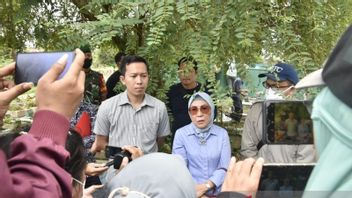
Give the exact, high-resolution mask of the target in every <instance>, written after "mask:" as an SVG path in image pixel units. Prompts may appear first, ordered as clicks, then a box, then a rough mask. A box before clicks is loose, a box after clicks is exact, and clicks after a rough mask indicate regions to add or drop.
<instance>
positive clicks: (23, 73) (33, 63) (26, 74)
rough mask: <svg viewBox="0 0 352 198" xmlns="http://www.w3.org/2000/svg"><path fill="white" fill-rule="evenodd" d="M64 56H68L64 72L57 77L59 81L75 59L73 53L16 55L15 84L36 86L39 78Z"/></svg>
mask: <svg viewBox="0 0 352 198" xmlns="http://www.w3.org/2000/svg"><path fill="white" fill-rule="evenodd" d="M64 54H67V55H68V58H67V64H66V67H65V69H64V71H63V72H62V73H61V75H60V76H59V79H60V78H62V77H63V76H64V75H65V74H66V72H67V71H68V69H69V67H70V66H71V64H72V62H73V59H74V58H75V53H74V52H31V53H17V56H16V68H15V83H16V84H20V83H23V82H33V83H34V84H35V85H36V84H37V83H38V80H39V79H40V77H42V76H43V74H45V73H46V72H47V71H48V70H49V69H50V68H51V66H52V65H53V64H54V63H56V62H57V61H58V60H59V59H60V58H61V57H62V56H63V55H64Z"/></svg>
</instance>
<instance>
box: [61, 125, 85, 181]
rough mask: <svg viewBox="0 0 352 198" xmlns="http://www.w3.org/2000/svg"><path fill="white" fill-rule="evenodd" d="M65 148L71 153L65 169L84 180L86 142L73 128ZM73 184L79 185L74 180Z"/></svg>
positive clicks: (68, 135)
mask: <svg viewBox="0 0 352 198" xmlns="http://www.w3.org/2000/svg"><path fill="white" fill-rule="evenodd" d="M65 149H66V150H67V151H68V152H69V153H70V158H69V159H68V160H67V161H66V163H65V170H66V171H67V172H69V173H70V174H71V176H72V177H73V178H75V179H77V180H79V181H82V179H83V178H82V173H83V171H84V170H85V168H86V166H87V161H86V159H85V157H84V152H85V151H84V144H83V139H82V137H81V135H80V134H79V133H78V132H77V131H76V130H74V129H72V128H71V129H70V130H69V132H68V133H67V141H66V145H65ZM73 186H74V187H75V186H77V183H76V182H73Z"/></svg>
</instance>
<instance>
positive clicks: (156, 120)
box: [92, 55, 170, 153]
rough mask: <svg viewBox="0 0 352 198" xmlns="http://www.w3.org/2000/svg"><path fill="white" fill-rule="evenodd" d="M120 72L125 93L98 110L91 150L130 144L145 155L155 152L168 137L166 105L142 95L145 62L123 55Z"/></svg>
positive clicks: (145, 69)
mask: <svg viewBox="0 0 352 198" xmlns="http://www.w3.org/2000/svg"><path fill="white" fill-rule="evenodd" d="M120 71H121V77H120V80H121V82H122V83H123V84H124V85H125V86H126V91H125V92H123V93H120V94H118V95H116V96H114V97H112V98H109V99H108V100H105V101H104V102H103V103H102V104H101V106H100V107H99V110H98V114H97V117H96V122H95V126H94V130H93V131H94V133H95V134H96V135H97V136H96V140H95V142H94V144H93V146H92V151H93V152H99V151H101V150H104V149H105V146H107V145H109V146H114V147H122V146H125V145H132V146H137V147H139V148H140V149H142V151H143V152H144V153H151V152H157V151H158V148H159V147H161V146H162V145H163V144H164V140H165V137H166V136H168V135H169V134H170V124H169V118H168V115H167V110H166V106H165V104H164V103H163V102H162V101H160V100H158V99H156V98H154V97H152V96H150V95H149V94H146V93H145V90H146V88H147V85H148V80H149V76H148V63H147V62H146V60H145V59H144V58H142V57H139V56H134V55H130V56H126V57H124V59H123V61H122V63H121V66H120Z"/></svg>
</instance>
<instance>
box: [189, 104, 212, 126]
mask: <svg viewBox="0 0 352 198" xmlns="http://www.w3.org/2000/svg"><path fill="white" fill-rule="evenodd" d="M188 113H189V115H190V117H191V120H192V123H193V124H194V125H196V127H197V128H200V129H203V128H205V127H206V126H207V125H208V124H209V122H210V116H211V108H210V106H209V105H208V103H207V102H205V101H204V100H195V101H193V102H192V104H191V106H190V107H189V109H188Z"/></svg>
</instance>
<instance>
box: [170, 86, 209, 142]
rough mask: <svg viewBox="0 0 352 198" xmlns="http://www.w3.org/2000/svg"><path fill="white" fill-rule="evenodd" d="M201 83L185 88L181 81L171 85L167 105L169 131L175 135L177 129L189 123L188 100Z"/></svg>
mask: <svg viewBox="0 0 352 198" xmlns="http://www.w3.org/2000/svg"><path fill="white" fill-rule="evenodd" d="M201 87H202V85H201V84H200V83H198V84H197V86H196V87H195V88H193V89H185V88H184V87H183V86H182V84H181V83H177V84H175V85H172V86H171V87H170V89H169V92H168V93H167V94H166V95H167V97H168V102H167V106H168V108H169V111H170V113H171V114H172V117H173V120H172V122H171V133H172V136H175V132H176V130H177V129H179V128H181V127H183V126H186V125H187V124H189V123H191V118H190V117H189V115H188V100H189V98H190V97H191V96H192V94H193V93H195V92H198V91H199V90H200V88H201Z"/></svg>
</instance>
